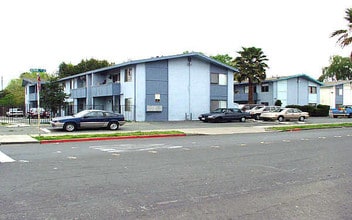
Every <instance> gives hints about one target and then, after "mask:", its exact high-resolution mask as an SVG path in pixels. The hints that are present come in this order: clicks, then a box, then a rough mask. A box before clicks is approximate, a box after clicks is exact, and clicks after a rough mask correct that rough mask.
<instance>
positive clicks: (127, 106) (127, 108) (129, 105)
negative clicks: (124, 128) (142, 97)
mask: <svg viewBox="0 0 352 220" xmlns="http://www.w3.org/2000/svg"><path fill="white" fill-rule="evenodd" d="M125 111H126V112H130V111H132V99H125Z"/></svg>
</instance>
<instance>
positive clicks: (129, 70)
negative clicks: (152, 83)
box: [125, 68, 132, 82]
mask: <svg viewBox="0 0 352 220" xmlns="http://www.w3.org/2000/svg"><path fill="white" fill-rule="evenodd" d="M125 82H132V68H126V69H125Z"/></svg>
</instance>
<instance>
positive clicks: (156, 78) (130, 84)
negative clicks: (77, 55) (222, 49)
mask: <svg viewBox="0 0 352 220" xmlns="http://www.w3.org/2000/svg"><path fill="white" fill-rule="evenodd" d="M236 72H237V69H235V68H233V67H231V66H228V65H225V64H223V63H221V62H219V61H217V60H214V59H212V58H209V57H207V56H205V55H203V54H200V53H187V54H180V55H172V56H161V57H154V58H149V59H142V60H135V61H129V62H125V63H121V64H117V65H113V66H110V67H106V68H101V69H97V70H93V71H88V72H85V73H80V74H77V75H73V76H70V77H65V78H62V79H60V80H59V81H60V82H62V83H63V85H64V88H65V92H66V94H69V98H68V99H67V100H66V102H67V103H68V106H69V108H66V109H64V110H63V111H62V112H61V115H67V114H73V113H76V112H78V111H80V110H83V109H103V110H108V111H114V112H119V113H122V114H124V115H125V117H126V119H127V120H132V121H180V120H195V119H197V117H198V115H199V114H201V113H204V112H208V111H210V110H213V109H215V108H217V107H235V104H234V102H233V100H234V97H233V96H234V95H233V79H234V73H236Z"/></svg>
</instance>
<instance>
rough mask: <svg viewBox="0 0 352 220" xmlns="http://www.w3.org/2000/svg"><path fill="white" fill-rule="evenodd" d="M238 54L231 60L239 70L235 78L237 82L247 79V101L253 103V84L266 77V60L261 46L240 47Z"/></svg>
mask: <svg viewBox="0 0 352 220" xmlns="http://www.w3.org/2000/svg"><path fill="white" fill-rule="evenodd" d="M237 53H239V55H240V56H238V57H236V58H235V59H234V60H233V63H234V66H235V67H236V68H237V69H238V70H239V74H237V75H236V80H237V81H239V82H242V81H245V80H248V103H249V104H253V103H254V98H253V94H254V89H253V88H254V87H253V85H254V84H257V83H260V82H261V81H263V80H265V79H266V68H268V65H267V64H266V63H265V61H268V59H267V57H266V55H264V53H263V51H262V49H261V48H256V47H248V48H246V47H242V51H239V52H237Z"/></svg>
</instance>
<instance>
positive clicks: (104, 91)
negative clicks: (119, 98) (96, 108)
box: [92, 83, 121, 97]
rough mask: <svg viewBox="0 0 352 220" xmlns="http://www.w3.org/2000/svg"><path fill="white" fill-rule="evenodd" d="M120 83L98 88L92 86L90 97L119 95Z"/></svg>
mask: <svg viewBox="0 0 352 220" xmlns="http://www.w3.org/2000/svg"><path fill="white" fill-rule="evenodd" d="M120 93H121V86H120V83H107V84H103V85H99V86H92V97H99V96H112V95H120Z"/></svg>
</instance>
